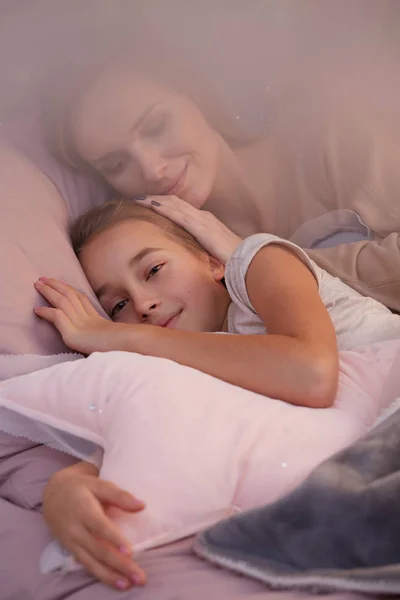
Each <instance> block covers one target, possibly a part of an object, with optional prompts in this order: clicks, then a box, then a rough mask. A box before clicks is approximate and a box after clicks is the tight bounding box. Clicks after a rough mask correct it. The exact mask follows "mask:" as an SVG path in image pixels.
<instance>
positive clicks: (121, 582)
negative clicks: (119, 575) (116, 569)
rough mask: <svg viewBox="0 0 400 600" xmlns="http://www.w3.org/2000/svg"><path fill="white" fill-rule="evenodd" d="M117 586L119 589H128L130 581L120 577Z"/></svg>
mask: <svg viewBox="0 0 400 600" xmlns="http://www.w3.org/2000/svg"><path fill="white" fill-rule="evenodd" d="M115 587H117V588H118V589H119V590H126V589H127V588H128V587H129V583H128V582H127V581H124V580H123V579H118V581H117V582H116V584H115Z"/></svg>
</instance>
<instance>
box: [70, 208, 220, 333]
mask: <svg viewBox="0 0 400 600" xmlns="http://www.w3.org/2000/svg"><path fill="white" fill-rule="evenodd" d="M79 258H80V262H81V264H82V267H83V269H84V271H85V273H86V276H87V278H88V280H89V282H90V284H91V286H92V288H93V289H94V291H95V293H96V295H97V297H98V298H99V300H100V303H101V305H102V306H103V308H104V310H105V311H106V313H107V314H108V315H109V316H110V318H111V319H113V320H114V321H117V322H123V323H133V324H138V323H146V324H150V325H158V326H160V327H169V328H174V329H183V330H186V331H219V330H221V328H222V325H223V322H224V319H225V315H226V311H227V308H228V305H229V296H228V293H227V291H226V289H225V287H224V286H223V285H222V283H221V279H222V278H223V276H224V268H223V266H222V265H221V264H220V263H218V262H217V261H215V260H214V259H212V258H210V257H208V256H207V255H206V254H204V256H200V255H199V256H198V255H196V254H194V253H193V252H191V251H190V250H188V249H187V248H186V247H185V246H183V245H181V244H180V243H179V242H178V241H175V240H174V239H173V238H172V237H169V236H168V235H166V234H165V233H164V231H163V230H162V229H161V228H160V227H158V226H157V225H154V224H152V223H148V222H146V221H139V220H133V219H131V220H127V221H123V222H121V223H117V224H115V225H112V226H111V227H110V228H109V229H106V230H105V231H103V232H101V233H99V234H98V235H96V236H94V237H93V238H91V239H90V240H89V241H88V242H87V244H85V246H84V247H83V249H82V251H81V254H80V257H79Z"/></svg>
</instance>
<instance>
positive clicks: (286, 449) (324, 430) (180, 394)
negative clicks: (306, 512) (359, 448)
mask: <svg viewBox="0 0 400 600" xmlns="http://www.w3.org/2000/svg"><path fill="white" fill-rule="evenodd" d="M399 350H400V341H394V342H385V343H382V344H379V345H375V346H374V347H369V348H365V349H360V350H359V351H353V352H343V353H341V357H340V386H339V392H338V397H337V400H336V403H335V405H334V406H333V407H332V408H330V409H325V410H316V409H309V408H303V407H294V406H291V405H289V404H286V403H284V402H281V401H278V400H271V399H268V398H265V397H262V396H259V395H257V394H254V393H252V392H249V391H247V390H243V389H241V388H238V387H235V386H232V385H229V384H227V383H224V382H223V381H220V380H217V379H214V378H212V377H210V376H208V375H205V374H203V373H201V372H198V371H196V370H194V369H190V368H188V367H184V366H181V365H178V364H176V363H173V362H171V361H168V360H164V359H159V358H153V357H144V356H140V355H136V354H132V353H125V352H112V353H105V354H100V353H97V354H93V355H91V356H90V357H89V358H88V359H81V360H75V361H72V362H68V363H64V364H60V365H56V366H53V367H50V368H48V369H44V370H42V371H38V372H34V373H30V374H28V375H23V376H21V377H18V378H16V379H13V380H8V381H6V382H4V383H2V384H1V385H0V407H5V408H6V409H11V410H12V411H15V412H18V413H20V414H24V415H26V416H29V417H32V418H35V419H38V420H40V421H42V422H44V423H46V424H48V425H51V426H52V427H57V428H59V429H61V430H64V431H67V432H70V433H72V434H74V435H78V436H80V437H83V438H85V439H88V440H91V441H93V442H95V443H96V444H98V445H100V446H102V447H103V448H104V458H103V464H102V467H101V477H103V478H105V479H109V480H111V481H114V482H115V483H117V484H118V485H120V486H121V487H123V488H125V489H128V490H130V491H131V492H132V493H134V494H135V495H136V496H137V497H139V498H142V499H143V500H144V501H145V502H146V509H145V511H143V512H142V513H139V514H137V515H126V514H124V515H120V514H116V513H114V515H113V516H114V518H115V519H116V520H117V522H118V523H119V525H120V526H121V527H122V528H123V530H124V532H125V534H126V535H128V536H129V538H130V539H131V540H132V542H133V543H134V546H135V547H136V549H137V550H138V549H144V548H148V547H151V546H154V545H157V544H159V543H162V542H165V541H166V540H170V539H177V538H180V537H182V536H183V535H185V534H186V533H187V532H188V531H194V530H196V529H200V528H201V527H202V526H203V525H204V524H207V523H209V522H211V521H212V520H215V519H217V518H220V517H221V514H224V512H225V511H227V510H230V509H232V508H233V507H235V506H237V507H239V508H241V509H245V508H250V507H252V506H256V505H258V504H263V503H267V502H272V501H274V500H276V499H277V498H279V497H281V496H282V495H283V494H286V493H287V492H289V491H290V490H291V489H292V488H293V487H294V486H295V485H297V484H298V483H299V482H301V481H302V480H303V479H304V478H305V477H306V476H307V475H308V474H309V472H310V471H311V470H312V469H313V468H314V467H315V466H316V465H317V464H318V463H319V462H321V461H322V460H324V459H325V458H327V457H328V456H330V455H332V454H333V453H334V452H336V451H337V450H339V449H341V448H343V447H345V446H346V445H348V444H350V443H352V442H353V441H355V440H356V439H357V438H358V437H359V436H360V435H362V434H363V433H364V432H365V431H366V430H367V429H368V428H369V427H370V426H371V425H372V424H373V423H374V421H375V420H376V419H377V418H378V416H379V415H380V414H381V413H382V411H383V410H384V409H385V408H386V407H387V406H388V405H389V404H390V403H391V401H392V400H393V398H394V396H393V393H394V392H393V390H392V389H391V390H390V394H389V393H387V390H388V389H389V388H387V387H386V391H385V384H386V383H387V380H388V375H389V374H390V371H391V369H392V368H393V365H394V363H395V360H396V358H398V356H399ZM396 389H397V388H396Z"/></svg>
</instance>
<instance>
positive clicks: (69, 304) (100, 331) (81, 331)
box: [34, 277, 126, 354]
mask: <svg viewBox="0 0 400 600" xmlns="http://www.w3.org/2000/svg"><path fill="white" fill-rule="evenodd" d="M35 288H36V290H37V291H38V292H39V293H40V294H41V295H42V296H43V297H44V298H45V299H46V300H47V302H48V303H49V304H51V307H48V306H40V307H37V308H35V309H34V312H35V314H36V315H37V316H38V317H41V318H42V319H45V320H46V321H48V322H49V323H52V324H53V325H54V326H55V327H56V328H57V329H58V331H59V332H60V334H61V337H62V339H63V341H64V343H65V344H66V345H67V346H68V347H69V348H71V349H72V350H76V351H77V352H81V353H82V354H91V353H92V352H106V351H108V350H118V340H117V338H118V333H123V328H124V325H123V324H118V323H113V322H112V321H109V320H108V319H104V318H103V317H101V316H100V315H99V314H98V312H97V311H96V309H95V308H94V306H93V305H92V303H91V302H90V300H89V298H87V297H86V296H85V294H82V293H81V292H78V291H77V290H76V289H75V288H73V287H71V286H70V285H67V284H66V283H63V282H62V281H58V280H57V279H48V278H46V277H40V279H39V280H38V281H37V282H36V283H35ZM125 327H126V326H125Z"/></svg>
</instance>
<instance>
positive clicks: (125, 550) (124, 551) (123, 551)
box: [119, 546, 132, 554]
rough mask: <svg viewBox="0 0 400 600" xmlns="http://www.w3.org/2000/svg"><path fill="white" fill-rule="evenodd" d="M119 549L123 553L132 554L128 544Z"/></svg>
mask: <svg viewBox="0 0 400 600" xmlns="http://www.w3.org/2000/svg"><path fill="white" fill-rule="evenodd" d="M119 551H120V552H122V554H132V551H131V550H130V549H129V548H128V547H127V546H120V547H119Z"/></svg>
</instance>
